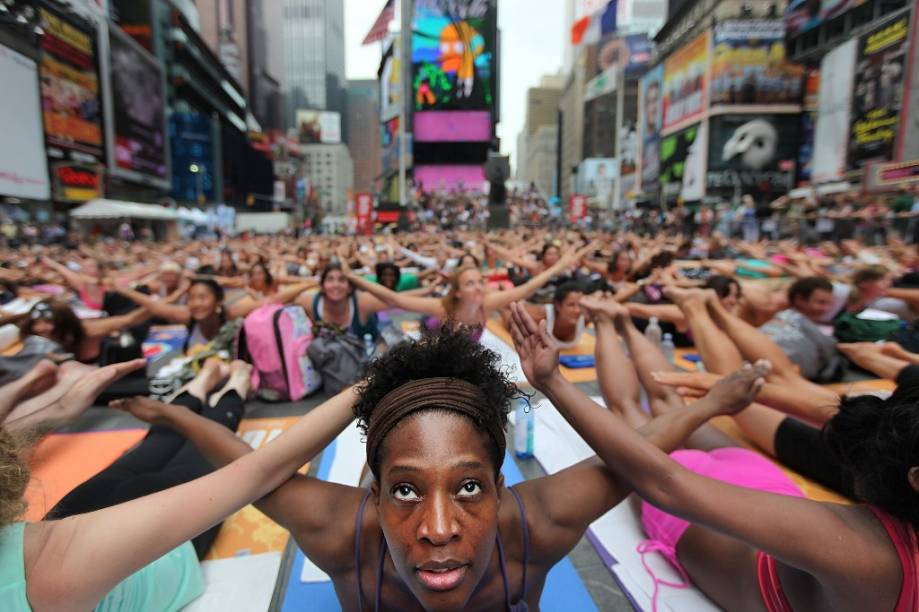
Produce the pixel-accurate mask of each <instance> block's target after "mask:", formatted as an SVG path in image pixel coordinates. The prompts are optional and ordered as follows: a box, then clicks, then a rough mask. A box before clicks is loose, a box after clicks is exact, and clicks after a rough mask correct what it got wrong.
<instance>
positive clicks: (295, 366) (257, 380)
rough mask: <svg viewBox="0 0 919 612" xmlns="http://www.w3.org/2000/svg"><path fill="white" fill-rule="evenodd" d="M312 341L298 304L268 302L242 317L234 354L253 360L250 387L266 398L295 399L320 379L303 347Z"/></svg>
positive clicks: (311, 389)
mask: <svg viewBox="0 0 919 612" xmlns="http://www.w3.org/2000/svg"><path fill="white" fill-rule="evenodd" d="M312 341H313V334H312V331H311V329H310V324H309V319H308V318H307V317H306V313H305V312H304V311H303V309H302V308H301V307H299V306H282V305H280V304H267V305H265V306H261V307H259V308H256V309H255V310H253V311H252V312H251V313H249V315H248V316H247V317H246V319H245V321H243V324H242V328H241V329H240V332H239V336H238V337H237V340H236V355H237V358H239V359H242V360H243V361H247V362H249V363H251V364H252V366H253V368H252V388H253V389H256V390H257V391H258V396H259V397H260V398H261V399H264V400H267V401H297V400H300V399H302V398H304V397H305V396H307V395H309V394H311V393H313V392H315V391H317V390H318V389H319V387H321V386H322V379H321V378H320V377H319V374H318V372H317V371H316V369H315V368H313V364H312V362H311V361H310V358H309V357H307V355H306V351H307V348H308V347H309V346H310V343H311V342H312Z"/></svg>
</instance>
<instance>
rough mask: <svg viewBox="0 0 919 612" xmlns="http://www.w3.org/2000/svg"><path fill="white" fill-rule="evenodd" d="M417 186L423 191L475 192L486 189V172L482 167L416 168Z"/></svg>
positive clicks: (458, 165)
mask: <svg viewBox="0 0 919 612" xmlns="http://www.w3.org/2000/svg"><path fill="white" fill-rule="evenodd" d="M415 184H416V185H420V186H421V189H422V191H424V192H425V193H431V192H434V191H443V192H450V191H475V192H482V191H484V189H485V170H484V169H483V167H482V166H481V165H460V164H455V165H448V166H415Z"/></svg>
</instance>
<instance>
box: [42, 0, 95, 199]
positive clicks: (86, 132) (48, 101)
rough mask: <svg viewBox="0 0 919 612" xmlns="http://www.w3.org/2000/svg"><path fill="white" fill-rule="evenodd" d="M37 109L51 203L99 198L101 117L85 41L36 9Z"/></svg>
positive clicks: (87, 39) (56, 18) (81, 33)
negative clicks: (38, 47) (45, 150)
mask: <svg viewBox="0 0 919 612" xmlns="http://www.w3.org/2000/svg"><path fill="white" fill-rule="evenodd" d="M39 18H40V20H41V26H42V29H43V30H44V31H45V35H44V36H43V37H42V40H41V46H42V57H41V63H40V65H39V72H40V75H41V108H42V116H43V118H44V125H45V138H46V140H47V143H48V156H49V157H50V158H51V160H52V172H51V174H52V179H53V181H52V193H53V196H54V199H56V200H61V201H68V202H85V201H87V200H90V199H92V198H94V197H97V196H99V195H100V186H101V182H102V166H101V163H102V153H103V149H102V116H101V109H100V106H99V76H98V74H97V73H96V60H95V53H94V50H93V41H92V38H91V37H90V35H89V34H88V33H86V32H84V31H83V30H80V29H79V28H77V27H75V26H74V25H73V24H71V23H70V22H69V21H66V20H64V19H62V18H61V17H60V16H58V15H57V14H56V13H52V12H50V11H49V10H47V9H45V8H39Z"/></svg>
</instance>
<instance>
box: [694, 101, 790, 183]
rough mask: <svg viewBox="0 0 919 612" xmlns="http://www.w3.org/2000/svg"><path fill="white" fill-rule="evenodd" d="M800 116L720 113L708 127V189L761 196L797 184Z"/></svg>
mask: <svg viewBox="0 0 919 612" xmlns="http://www.w3.org/2000/svg"><path fill="white" fill-rule="evenodd" d="M800 129H801V123H800V116H799V115H797V114H793V115H755V116H754V115H721V116H717V117H713V118H712V120H711V127H710V128H709V157H708V171H707V173H706V184H707V186H708V192H709V193H714V192H721V193H726V192H736V190H738V189H739V190H740V193H742V194H750V195H753V196H760V197H758V198H757V199H761V197H762V196H766V195H771V194H777V193H785V192H787V191H789V190H790V189H791V188H792V187H793V186H794V168H795V166H796V163H797V162H796V160H797V155H798V140H799V136H800Z"/></svg>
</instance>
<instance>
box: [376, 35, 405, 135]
mask: <svg viewBox="0 0 919 612" xmlns="http://www.w3.org/2000/svg"><path fill="white" fill-rule="evenodd" d="M400 53H401V52H400V51H399V39H398V38H396V39H395V40H393V42H392V44H391V45H389V48H388V49H387V50H386V53H385V54H383V61H382V62H381V63H380V72H379V74H378V75H377V76H378V77H379V81H380V121H389V120H390V119H393V118H395V117H398V116H399V113H400V112H401V110H402V85H401V82H402V80H401V79H400V75H401V66H402V62H401V61H400V58H401V55H400Z"/></svg>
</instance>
